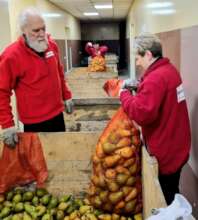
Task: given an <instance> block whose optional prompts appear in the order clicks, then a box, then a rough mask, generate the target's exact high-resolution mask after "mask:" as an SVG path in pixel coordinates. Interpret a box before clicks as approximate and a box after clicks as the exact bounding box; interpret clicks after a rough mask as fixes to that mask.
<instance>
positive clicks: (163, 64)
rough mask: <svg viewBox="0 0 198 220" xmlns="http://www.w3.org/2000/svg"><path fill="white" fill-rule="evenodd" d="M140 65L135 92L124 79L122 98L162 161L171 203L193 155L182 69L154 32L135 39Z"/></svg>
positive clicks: (163, 183) (161, 178) (152, 151)
mask: <svg viewBox="0 0 198 220" xmlns="http://www.w3.org/2000/svg"><path fill="white" fill-rule="evenodd" d="M135 50H136V66H137V67H141V68H143V70H144V73H143V77H142V78H141V81H140V83H139V85H138V88H137V93H136V95H132V94H131V92H130V91H129V90H127V89H126V88H127V87H130V86H131V85H130V84H131V83H130V81H129V80H126V81H124V83H123V86H122V88H123V89H122V90H121V92H120V100H121V103H122V106H123V108H124V111H125V112H126V113H127V114H128V116H129V117H130V118H131V119H133V120H134V121H136V122H137V123H138V124H139V125H140V126H141V127H142V134H143V137H144V142H145V145H146V147H147V149H148V151H149V153H150V154H151V155H153V156H155V157H156V158H157V160H158V163H159V181H160V184H161V187H162V191H163V193H164V196H165V199H166V201H167V203H168V204H170V203H171V202H172V201H173V199H174V195H175V193H178V192H179V179H180V173H181V169H182V167H183V166H184V164H185V163H186V162H187V160H188V157H189V151H190V145H191V135H190V123H189V117H188V111H187V105H186V100H185V96H184V90H183V86H182V80H181V76H180V74H179V72H178V71H177V70H176V68H175V67H174V66H173V65H172V64H171V63H170V61H169V59H167V58H163V56H162V46H161V42H160V40H159V39H158V38H157V37H156V36H154V35H150V34H145V35H140V36H138V37H137V38H136V39H135Z"/></svg>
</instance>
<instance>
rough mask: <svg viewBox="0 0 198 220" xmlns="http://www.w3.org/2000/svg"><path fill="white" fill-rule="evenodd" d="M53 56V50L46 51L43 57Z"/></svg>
mask: <svg viewBox="0 0 198 220" xmlns="http://www.w3.org/2000/svg"><path fill="white" fill-rule="evenodd" d="M52 56H54V52H53V51H48V52H47V53H46V54H45V58H49V57H52Z"/></svg>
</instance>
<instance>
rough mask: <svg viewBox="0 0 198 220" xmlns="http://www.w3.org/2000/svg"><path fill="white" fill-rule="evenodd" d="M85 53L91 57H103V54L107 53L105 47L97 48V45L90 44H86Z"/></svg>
mask: <svg viewBox="0 0 198 220" xmlns="http://www.w3.org/2000/svg"><path fill="white" fill-rule="evenodd" d="M85 50H86V52H87V53H88V54H89V55H90V56H91V57H92V58H94V57H96V56H102V57H104V56H105V53H106V52H107V51H108V47H107V46H99V44H98V43H95V44H92V43H91V42H88V43H87V44H86V46H85Z"/></svg>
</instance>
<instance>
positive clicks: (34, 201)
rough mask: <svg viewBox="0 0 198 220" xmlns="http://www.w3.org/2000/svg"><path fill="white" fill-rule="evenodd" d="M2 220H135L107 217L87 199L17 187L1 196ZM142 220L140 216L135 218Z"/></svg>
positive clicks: (0, 214) (0, 212)
mask: <svg viewBox="0 0 198 220" xmlns="http://www.w3.org/2000/svg"><path fill="white" fill-rule="evenodd" d="M0 219H1V220H32V219H35V220H40V219H41V220H97V219H100V220H132V218H126V217H124V216H119V215H115V214H114V215H110V214H104V213H102V212H101V211H99V210H97V209H95V208H94V207H93V206H91V205H90V202H89V201H88V200H87V199H79V198H74V197H73V196H71V195H62V196H60V197H56V196H53V195H52V194H50V193H49V192H48V191H47V190H46V189H43V188H37V189H35V190H34V191H27V189H25V190H24V188H21V187H17V188H15V189H13V190H10V191H8V192H7V193H5V194H1V195H0ZM135 219H137V220H139V219H140V220H141V219H142V218H141V216H138V215H137V216H135Z"/></svg>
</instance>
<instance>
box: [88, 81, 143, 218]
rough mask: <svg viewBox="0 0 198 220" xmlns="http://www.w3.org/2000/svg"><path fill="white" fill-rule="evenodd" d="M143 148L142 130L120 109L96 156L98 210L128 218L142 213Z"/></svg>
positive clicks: (91, 195)
mask: <svg viewBox="0 0 198 220" xmlns="http://www.w3.org/2000/svg"><path fill="white" fill-rule="evenodd" d="M111 82H115V81H111ZM117 85H120V84H119V83H117ZM115 87H116V86H115ZM106 88H107V87H106ZM109 88H112V87H109ZM140 147H141V140H140V131H139V130H138V128H137V127H136V126H135V125H134V124H133V122H132V121H131V120H130V119H129V118H128V116H127V115H126V114H125V112H124V111H123V109H122V107H120V108H119V110H118V111H117V113H116V114H115V115H114V116H113V118H112V119H111V121H110V122H109V123H108V125H107V127H106V128H105V129H104V131H103V133H102V135H101V136H100V138H99V141H98V143H97V145H96V150H95V152H94V154H93V157H92V161H93V170H92V176H91V184H90V187H89V190H88V199H89V201H90V202H91V204H92V205H93V206H94V207H96V208H99V209H102V210H104V211H107V212H113V213H117V214H125V215H131V214H135V213H139V212H141V210H142V196H141V195H142V193H141V172H140V170H141V167H140V166H141V164H140Z"/></svg>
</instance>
